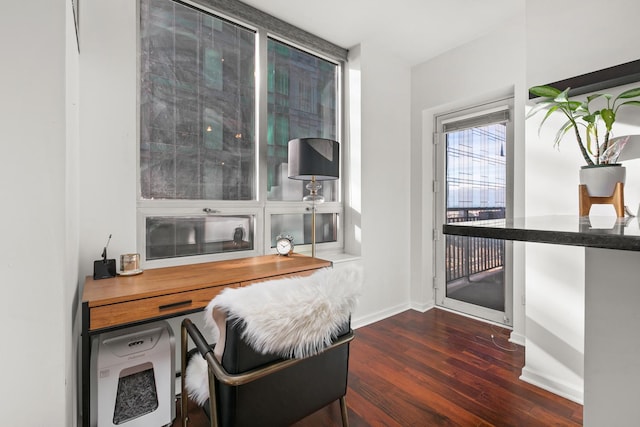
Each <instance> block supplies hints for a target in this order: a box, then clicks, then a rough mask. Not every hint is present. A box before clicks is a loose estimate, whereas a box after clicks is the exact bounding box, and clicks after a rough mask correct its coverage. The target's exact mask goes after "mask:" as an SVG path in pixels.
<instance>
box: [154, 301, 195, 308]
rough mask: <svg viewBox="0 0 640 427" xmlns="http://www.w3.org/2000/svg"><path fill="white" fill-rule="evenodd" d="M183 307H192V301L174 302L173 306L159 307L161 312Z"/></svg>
mask: <svg viewBox="0 0 640 427" xmlns="http://www.w3.org/2000/svg"><path fill="white" fill-rule="evenodd" d="M183 305H191V300H190V299H189V300H186V301H179V302H174V303H171V304H166V305H161V306H160V307H158V309H159V310H168V309H170V308H176V307H182V306H183Z"/></svg>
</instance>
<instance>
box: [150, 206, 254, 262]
mask: <svg viewBox="0 0 640 427" xmlns="http://www.w3.org/2000/svg"><path fill="white" fill-rule="evenodd" d="M254 220H255V218H254V216H253V215H238V216H226V215H224V216H223V215H216V216H206V217H148V218H147V220H146V228H147V233H146V234H147V256H146V259H147V260H153V259H162V258H173V257H180V256H192V255H204V254H218V253H223V252H235V251H250V250H253V246H254V243H253V224H254Z"/></svg>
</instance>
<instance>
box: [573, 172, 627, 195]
mask: <svg viewBox="0 0 640 427" xmlns="http://www.w3.org/2000/svg"><path fill="white" fill-rule="evenodd" d="M626 176H627V169H626V168H625V167H624V166H621V165H620V164H612V165H598V166H583V167H582V169H580V184H583V185H586V186H587V191H588V192H589V196H591V197H609V196H611V195H612V194H613V191H614V190H615V187H616V183H617V182H621V183H623V184H624V180H625V178H626Z"/></svg>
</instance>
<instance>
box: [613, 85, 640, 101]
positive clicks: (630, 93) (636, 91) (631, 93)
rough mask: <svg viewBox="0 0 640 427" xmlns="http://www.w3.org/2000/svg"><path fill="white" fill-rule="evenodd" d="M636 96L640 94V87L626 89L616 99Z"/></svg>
mask: <svg viewBox="0 0 640 427" xmlns="http://www.w3.org/2000/svg"><path fill="white" fill-rule="evenodd" d="M636 96H640V87H637V88H634V89H629V90H625V91H624V92H622V93H621V94H620V95H618V97H617V98H616V99H628V98H635V97H636Z"/></svg>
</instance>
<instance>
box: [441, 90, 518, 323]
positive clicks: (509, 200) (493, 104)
mask: <svg viewBox="0 0 640 427" xmlns="http://www.w3.org/2000/svg"><path fill="white" fill-rule="evenodd" d="M513 108H514V98H513V96H509V97H504V98H499V99H495V100H492V101H487V102H484V103H480V104H475V105H473V106H469V107H467V108H460V109H456V110H453V111H450V112H446V113H442V114H436V115H434V130H435V132H434V134H433V144H434V156H433V198H434V203H433V208H434V213H433V218H434V221H435V227H434V233H433V235H434V239H433V240H434V241H433V245H434V248H433V249H434V251H433V253H434V273H435V275H434V279H433V288H434V300H435V304H436V306H438V307H442V308H445V309H450V310H454V311H458V312H461V313H464V314H466V315H470V316H473V317H478V318H481V319H484V320H488V321H490V322H495V323H498V324H500V325H505V326H509V327H511V326H513V242H511V241H506V242H505V261H504V281H505V283H504V284H505V310H504V312H502V311H498V310H493V309H490V308H487V307H482V306H478V305H474V304H470V303H466V302H463V301H459V300H455V299H452V298H447V297H446V276H445V244H446V238H445V236H444V235H443V234H442V226H443V224H444V222H445V219H446V218H445V217H446V204H445V203H446V197H447V187H446V134H445V133H444V132H443V131H442V130H443V124H444V123H445V122H451V121H458V120H463V119H469V118H473V117H479V116H482V115H485V114H488V113H491V112H496V111H501V110H505V109H507V110H508V111H509V117H510V119H509V120H508V121H507V129H506V136H507V141H506V143H505V157H506V195H505V205H506V206H505V217H506V218H507V219H510V218H513V203H514V197H513V189H514V167H513V166H514V129H513V128H514V126H513Z"/></svg>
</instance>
